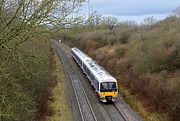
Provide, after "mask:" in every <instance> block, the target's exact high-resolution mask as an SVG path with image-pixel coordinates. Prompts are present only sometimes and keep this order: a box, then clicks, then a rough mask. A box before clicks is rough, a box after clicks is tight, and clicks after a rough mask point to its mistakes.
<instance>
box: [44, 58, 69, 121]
mask: <svg viewBox="0 0 180 121" xmlns="http://www.w3.org/2000/svg"><path fill="white" fill-rule="evenodd" d="M55 61H56V66H55V71H54V74H53V75H54V77H55V79H56V81H57V84H56V86H55V87H54V88H53V90H52V96H51V100H49V108H50V109H51V110H52V115H50V116H47V117H46V121H69V120H70V119H71V114H70V113H69V112H70V111H69V110H68V105H67V99H66V95H65V91H64V90H65V85H64V83H65V82H64V81H65V80H64V75H63V69H62V65H61V63H60V61H59V59H58V56H57V55H56V57H55Z"/></svg>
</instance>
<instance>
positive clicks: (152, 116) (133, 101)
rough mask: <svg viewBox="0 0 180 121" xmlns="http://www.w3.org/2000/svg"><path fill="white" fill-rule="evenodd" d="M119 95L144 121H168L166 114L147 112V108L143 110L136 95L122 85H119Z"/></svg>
mask: <svg viewBox="0 0 180 121" xmlns="http://www.w3.org/2000/svg"><path fill="white" fill-rule="evenodd" d="M119 93H120V95H121V96H122V97H123V98H124V100H125V101H126V102H127V103H128V104H129V105H130V107H131V108H132V109H133V110H134V111H136V112H138V113H139V115H140V116H141V118H142V119H143V120H144V121H170V119H169V118H168V115H167V114H166V113H157V112H151V111H149V109H148V108H145V106H144V105H143V103H142V101H141V100H140V99H139V96H138V95H135V94H131V93H130V91H129V90H128V89H127V88H125V87H123V86H122V85H119Z"/></svg>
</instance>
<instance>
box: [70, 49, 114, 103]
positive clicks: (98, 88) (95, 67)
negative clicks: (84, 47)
mask: <svg viewBox="0 0 180 121" xmlns="http://www.w3.org/2000/svg"><path fill="white" fill-rule="evenodd" d="M71 55H72V57H73V58H74V60H75V61H76V62H77V63H78V65H79V66H80V68H81V69H82V71H83V72H84V73H85V74H86V76H87V77H88V79H89V80H90V83H91V85H92V86H93V87H94V89H95V92H96V93H97V94H98V96H99V99H100V101H101V102H114V101H116V98H117V95H118V84H117V80H116V79H115V78H114V77H113V76H112V75H110V74H109V73H108V72H107V71H106V70H105V69H104V68H103V67H102V66H100V65H99V64H97V63H96V62H95V61H94V60H93V59H92V58H90V57H89V56H88V55H87V54H85V53H83V52H82V51H81V50H80V49H78V48H77V47H73V48H71Z"/></svg>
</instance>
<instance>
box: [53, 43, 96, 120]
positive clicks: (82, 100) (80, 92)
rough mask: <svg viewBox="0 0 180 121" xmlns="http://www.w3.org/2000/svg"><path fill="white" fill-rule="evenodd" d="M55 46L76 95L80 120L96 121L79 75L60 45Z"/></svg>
mask: <svg viewBox="0 0 180 121" xmlns="http://www.w3.org/2000/svg"><path fill="white" fill-rule="evenodd" d="M55 46H56V48H58V50H59V51H60V53H61V54H59V56H60V57H61V59H62V63H63V65H64V67H65V68H66V69H67V72H68V73H69V76H70V79H71V82H72V87H73V91H74V94H75V97H76V101H77V103H78V108H79V112H80V115H81V120H82V121H97V118H96V115H95V113H94V111H93V109H92V106H91V104H90V102H89V99H88V97H87V94H86V92H85V91H84V88H83V86H82V84H81V82H80V79H79V77H78V76H77V74H76V72H75V71H74V69H73V68H72V66H71V64H70V62H69V60H68V58H67V57H66V55H65V54H64V51H63V50H62V47H57V46H58V45H55Z"/></svg>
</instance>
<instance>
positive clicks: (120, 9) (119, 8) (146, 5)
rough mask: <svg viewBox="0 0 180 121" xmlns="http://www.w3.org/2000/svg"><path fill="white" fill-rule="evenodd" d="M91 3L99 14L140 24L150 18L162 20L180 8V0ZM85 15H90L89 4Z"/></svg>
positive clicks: (103, 0) (126, 0)
mask: <svg viewBox="0 0 180 121" xmlns="http://www.w3.org/2000/svg"><path fill="white" fill-rule="evenodd" d="M90 3H91V9H92V10H96V11H97V12H98V14H101V15H103V16H116V17H118V18H119V19H120V21H121V20H134V21H136V22H138V23H141V22H142V21H143V19H144V18H146V17H148V16H154V17H155V18H156V19H158V20H162V19H164V18H166V16H168V15H170V14H171V13H172V11H173V10H174V9H175V8H177V7H178V6H180V0H90ZM83 14H84V15H88V4H87V2H86V3H84V5H83Z"/></svg>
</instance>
